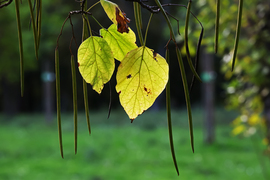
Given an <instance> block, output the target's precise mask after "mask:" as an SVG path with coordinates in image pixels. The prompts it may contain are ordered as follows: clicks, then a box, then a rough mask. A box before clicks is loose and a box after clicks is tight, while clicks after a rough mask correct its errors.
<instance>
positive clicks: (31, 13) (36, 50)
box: [28, 0, 38, 59]
mask: <svg viewBox="0 0 270 180" xmlns="http://www.w3.org/2000/svg"><path fill="white" fill-rule="evenodd" d="M28 4H29V9H30V15H31V21H32V28H33V34H34V43H35V55H36V58H37V59H38V39H37V31H36V26H35V17H34V13H33V8H32V3H31V0H28Z"/></svg>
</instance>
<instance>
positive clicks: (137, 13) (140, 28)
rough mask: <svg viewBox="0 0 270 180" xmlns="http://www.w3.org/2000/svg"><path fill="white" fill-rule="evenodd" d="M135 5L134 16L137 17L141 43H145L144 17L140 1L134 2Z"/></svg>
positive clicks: (136, 21)
mask: <svg viewBox="0 0 270 180" xmlns="http://www.w3.org/2000/svg"><path fill="white" fill-rule="evenodd" d="M133 7H134V17H135V23H136V28H137V32H138V36H139V40H140V43H141V45H143V42H144V41H143V35H142V22H141V21H142V19H141V16H140V12H141V6H140V4H139V3H138V2H133Z"/></svg>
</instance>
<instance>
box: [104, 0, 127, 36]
mask: <svg viewBox="0 0 270 180" xmlns="http://www.w3.org/2000/svg"><path fill="white" fill-rule="evenodd" d="M100 3H101V5H102V7H103V9H104V11H105V12H106V14H107V16H108V17H109V18H110V20H111V21H112V22H113V23H114V24H116V25H117V30H118V31H119V32H121V33H123V32H127V33H128V32H129V29H128V25H127V23H129V22H130V20H129V19H128V18H127V17H126V14H125V13H124V12H123V11H121V9H120V8H119V7H118V5H117V4H115V3H113V2H111V1H107V0H100Z"/></svg>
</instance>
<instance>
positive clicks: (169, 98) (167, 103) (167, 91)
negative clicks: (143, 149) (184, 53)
mask: <svg viewBox="0 0 270 180" xmlns="http://www.w3.org/2000/svg"><path fill="white" fill-rule="evenodd" d="M165 58H166V60H167V63H168V64H170V59H169V49H166V54H165ZM166 108H167V120H168V131H169V140H170V148H171V153H172V159H173V163H174V167H175V169H176V172H177V174H178V176H179V170H178V165H177V161H176V157H175V151H174V145H173V134H172V118H171V93H170V76H169V80H168V83H167V85H166Z"/></svg>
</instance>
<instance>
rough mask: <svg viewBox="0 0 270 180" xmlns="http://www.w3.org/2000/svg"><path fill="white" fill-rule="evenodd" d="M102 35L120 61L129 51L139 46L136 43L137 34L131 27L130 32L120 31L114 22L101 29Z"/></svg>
mask: <svg viewBox="0 0 270 180" xmlns="http://www.w3.org/2000/svg"><path fill="white" fill-rule="evenodd" d="M100 35H101V36H102V37H103V38H104V39H105V40H106V41H107V43H108V44H109V46H110V48H111V49H112V51H113V56H114V58H115V59H117V60H119V61H121V60H122V59H123V58H124V57H125V55H126V54H127V53H128V52H129V51H131V50H133V49H136V48H137V47H138V46H137V45H136V43H135V42H136V35H135V33H134V32H133V31H132V30H131V29H130V28H129V32H128V33H126V32H123V33H120V32H118V31H117V26H116V25H115V24H112V25H111V26H110V27H109V28H108V29H107V30H106V29H101V30H100Z"/></svg>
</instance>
